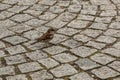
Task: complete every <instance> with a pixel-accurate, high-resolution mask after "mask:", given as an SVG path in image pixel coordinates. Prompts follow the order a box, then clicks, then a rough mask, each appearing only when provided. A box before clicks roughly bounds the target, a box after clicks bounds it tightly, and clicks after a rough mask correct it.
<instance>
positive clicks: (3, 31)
mask: <svg viewBox="0 0 120 80" xmlns="http://www.w3.org/2000/svg"><path fill="white" fill-rule="evenodd" d="M0 24H1V23H0ZM14 34H15V33H14V32H12V31H9V30H7V29H4V28H0V39H1V38H4V37H7V36H11V35H14Z"/></svg>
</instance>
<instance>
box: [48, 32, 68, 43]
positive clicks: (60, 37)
mask: <svg viewBox="0 0 120 80" xmlns="http://www.w3.org/2000/svg"><path fill="white" fill-rule="evenodd" d="M66 39H68V37H67V36H64V35H61V34H55V35H54V37H53V39H52V40H51V41H50V43H53V44H58V43H61V42H62V41H65V40H66Z"/></svg>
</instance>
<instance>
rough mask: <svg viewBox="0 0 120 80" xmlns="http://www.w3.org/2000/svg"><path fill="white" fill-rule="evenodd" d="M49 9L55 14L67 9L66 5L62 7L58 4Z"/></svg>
mask: <svg viewBox="0 0 120 80" xmlns="http://www.w3.org/2000/svg"><path fill="white" fill-rule="evenodd" d="M49 11H50V12H52V13H55V14H60V13H62V12H64V11H65V8H64V7H63V8H61V7H60V6H58V5H54V6H52V7H50V9H49Z"/></svg>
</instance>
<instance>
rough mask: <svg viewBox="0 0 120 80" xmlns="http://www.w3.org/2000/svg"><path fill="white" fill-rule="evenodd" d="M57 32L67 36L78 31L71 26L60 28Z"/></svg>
mask: <svg viewBox="0 0 120 80" xmlns="http://www.w3.org/2000/svg"><path fill="white" fill-rule="evenodd" d="M57 32H58V33H61V34H64V35H67V36H72V35H74V34H76V33H78V32H79V31H78V30H76V29H73V28H61V29H59V30H58V31H57Z"/></svg>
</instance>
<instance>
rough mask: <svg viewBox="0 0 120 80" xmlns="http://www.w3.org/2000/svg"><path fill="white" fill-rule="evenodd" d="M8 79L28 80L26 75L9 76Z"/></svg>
mask: <svg viewBox="0 0 120 80" xmlns="http://www.w3.org/2000/svg"><path fill="white" fill-rule="evenodd" d="M6 79H7V80H28V79H27V77H26V75H24V74H20V75H15V76H9V77H7V78H6Z"/></svg>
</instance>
